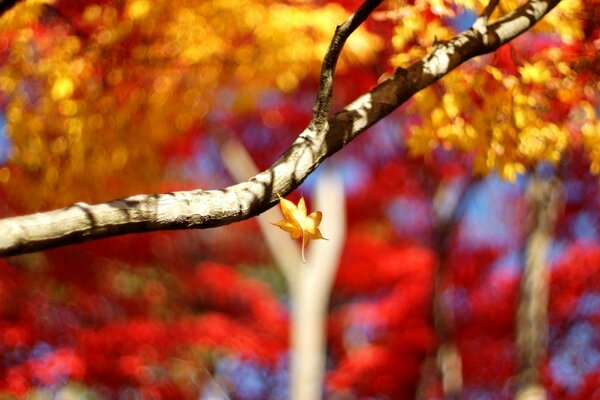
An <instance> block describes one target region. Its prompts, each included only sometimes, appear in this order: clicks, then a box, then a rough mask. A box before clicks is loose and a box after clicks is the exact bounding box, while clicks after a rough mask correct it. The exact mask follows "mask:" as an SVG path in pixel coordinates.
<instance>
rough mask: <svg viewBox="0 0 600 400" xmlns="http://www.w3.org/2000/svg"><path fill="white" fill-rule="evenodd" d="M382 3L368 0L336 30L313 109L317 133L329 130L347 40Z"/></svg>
mask: <svg viewBox="0 0 600 400" xmlns="http://www.w3.org/2000/svg"><path fill="white" fill-rule="evenodd" d="M382 1H383V0H366V1H365V2H364V3H362V5H361V6H360V7H359V8H358V10H356V12H355V13H354V14H352V15H351V16H350V17H349V18H348V19H347V20H346V21H345V22H344V23H343V24H342V25H338V26H337V27H336V28H335V33H334V35H333V38H332V39H331V43H330V44H329V48H328V49H327V53H326V54H325V58H324V59H323V65H322V67H321V80H320V82H319V90H318V92H317V101H316V102H315V105H314V107H313V116H312V120H311V125H313V127H314V128H315V129H316V130H317V131H322V130H325V129H327V117H328V114H329V107H330V105H331V96H332V94H333V76H334V74H335V67H336V66H337V61H338V58H339V57H340V53H341V52H342V49H343V47H344V44H345V43H346V39H348V37H349V36H350V34H352V32H354V31H355V30H356V29H357V28H358V27H359V26H360V25H361V24H362V23H363V22H364V21H365V20H366V19H367V17H368V16H369V15H370V14H371V13H372V12H373V10H374V9H375V8H376V7H377V6H378V5H380V4H381V2H382Z"/></svg>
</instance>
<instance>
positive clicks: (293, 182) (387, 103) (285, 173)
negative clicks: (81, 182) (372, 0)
mask: <svg viewBox="0 0 600 400" xmlns="http://www.w3.org/2000/svg"><path fill="white" fill-rule="evenodd" d="M559 2H560V0H530V1H529V2H527V3H526V4H524V5H523V6H521V7H519V8H518V9H516V10H515V11H513V12H512V13H510V14H507V15H505V16H503V17H502V18H499V19H498V20H497V21H494V23H493V24H490V25H489V26H488V27H487V30H486V32H485V33H484V34H482V33H480V32H479V31H478V30H476V29H474V28H471V29H468V30H466V31H464V32H462V33H460V34H459V35H458V36H456V37H455V38H454V39H452V40H450V41H448V42H445V43H440V44H438V45H437V46H435V48H434V50H433V51H432V52H431V53H429V54H428V55H427V56H425V57H424V58H423V59H422V60H420V61H417V62H416V63H414V64H413V65H411V66H410V67H408V68H407V69H398V70H396V72H394V74H393V75H392V76H391V77H390V78H388V79H386V80H385V81H383V82H381V83H380V84H379V85H377V86H376V87H374V88H373V89H371V90H370V91H369V92H367V93H365V94H364V95H362V96H360V97H359V98H358V99H356V100H355V101H354V102H352V103H351V104H350V105H348V106H347V107H346V108H344V109H343V110H341V111H340V112H338V113H337V114H335V115H334V116H332V117H330V118H329V119H328V125H329V127H328V129H327V130H326V132H322V133H320V134H319V133H317V132H315V130H314V129H312V128H310V127H309V128H307V129H305V130H304V131H303V132H302V133H301V134H300V135H299V136H298V138H297V139H296V140H295V141H294V143H292V145H291V146H290V148H289V149H288V150H287V151H286V152H285V153H284V154H283V155H282V156H281V157H280V158H279V159H278V160H277V161H276V162H275V163H274V164H273V165H272V166H271V167H270V168H269V169H267V170H265V171H263V172H261V173H260V174H258V175H255V176H254V177H253V178H251V179H249V180H247V181H245V182H242V183H239V184H237V185H233V186H230V187H227V188H225V189H222V190H192V191H188V192H173V193H163V194H142V195H136V196H132V197H129V198H126V199H121V200H114V201H111V202H108V203H101V204H96V205H89V204H85V203H77V204H74V205H72V206H69V207H67V208H63V209H60V210H54V211H49V212H45V213H39V214H32V215H27V216H21V217H12V218H6V219H4V220H0V256H7V255H14V254H22V253H28V252H33V251H38V250H44V249H49V248H53V247H57V246H61V245H66V244H73V243H78V242H84V241H88V240H94V239H99V238H102V237H107V236H116V235H122V234H126V233H134V232H150V231H156V230H166V229H170V230H173V229H192V228H195V229H203V228H212V227H215V226H222V225H227V224H230V223H232V222H237V221H242V220H244V219H248V218H251V217H253V216H255V215H258V214H260V213H262V212H264V211H265V210H267V209H269V208H271V207H272V206H273V205H274V204H275V203H277V195H278V194H279V195H281V196H285V195H286V194H288V193H289V192H291V191H292V190H293V189H295V188H296V187H298V185H300V184H301V183H302V182H303V181H304V179H306V177H307V176H308V175H309V174H310V173H312V172H313V171H314V170H315V169H316V168H317V167H318V166H319V164H320V163H321V162H322V161H323V160H324V159H325V158H327V157H330V156H331V155H333V154H334V153H336V152H337V151H339V150H340V149H342V148H343V147H344V146H345V145H346V144H348V142H350V141H351V140H353V139H354V138H356V137H357V136H358V135H359V134H361V133H362V132H364V131H365V130H366V129H367V128H369V127H370V126H371V125H373V124H375V123H376V122H377V121H379V120H381V119H382V118H384V117H386V116H387V115H388V114H390V113H391V112H392V111H393V110H395V109H396V108H398V107H399V106H400V105H401V104H402V103H404V102H405V101H406V100H408V99H409V98H410V97H411V96H413V95H414V94H415V93H417V92H418V91H420V90H421V89H423V88H425V87H427V86H429V85H430V84H432V83H433V82H435V81H437V80H438V79H440V78H441V77H443V76H444V75H446V74H447V73H448V72H450V71H452V70H453V69H454V68H456V67H458V66H459V65H460V64H462V63H463V62H465V61H467V60H469V59H471V58H473V57H475V56H477V55H480V54H485V53H489V52H491V51H494V50H495V49H497V48H498V47H500V46H501V45H503V44H504V43H507V42H508V41H510V40H512V39H513V38H515V37H516V36H518V35H520V34H521V33H523V32H525V31H527V30H528V29H529V28H531V27H532V26H533V25H534V24H535V23H536V22H538V21H539V20H540V19H541V18H542V17H543V16H544V15H545V14H546V13H547V12H548V11H550V10H551V9H552V8H553V7H555V6H556V5H557V4H558V3H559Z"/></svg>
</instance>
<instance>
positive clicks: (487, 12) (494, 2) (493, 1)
mask: <svg viewBox="0 0 600 400" xmlns="http://www.w3.org/2000/svg"><path fill="white" fill-rule="evenodd" d="M498 3H500V0H490V2H489V3H488V5H487V6H486V7H485V9H484V10H483V12H482V13H481V15H480V17H483V18H485V19H486V20H489V19H490V17H491V16H492V13H493V12H494V10H495V9H496V7H497V6H498Z"/></svg>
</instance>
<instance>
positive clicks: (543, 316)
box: [515, 175, 562, 400]
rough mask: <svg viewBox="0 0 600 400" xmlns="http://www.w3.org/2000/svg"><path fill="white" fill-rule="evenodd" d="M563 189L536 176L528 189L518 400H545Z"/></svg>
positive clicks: (555, 181)
mask: <svg viewBox="0 0 600 400" xmlns="http://www.w3.org/2000/svg"><path fill="white" fill-rule="evenodd" d="M561 193H562V186H561V184H560V181H559V180H558V179H557V178H551V179H544V178H540V177H537V176H535V175H534V176H533V177H532V178H531V180H530V182H529V185H528V188H527V193H526V197H527V201H528V204H529V208H530V209H529V221H528V223H529V224H528V225H529V233H528V237H527V243H526V248H525V268H524V271H523V276H522V278H521V290H520V299H519V306H518V310H517V320H516V330H517V332H516V336H517V339H516V347H517V348H516V351H517V357H518V368H519V388H518V391H517V394H516V396H515V398H516V399H517V400H544V399H546V398H547V396H546V389H545V388H544V386H543V385H542V383H541V379H540V373H539V371H540V367H541V365H542V362H543V360H544V357H545V355H546V346H547V342H548V288H549V285H550V280H549V271H548V267H547V256H548V250H549V247H550V244H551V241H552V232H553V230H554V224H555V222H556V218H557V215H558V211H559V207H560V203H561V201H560V200H561Z"/></svg>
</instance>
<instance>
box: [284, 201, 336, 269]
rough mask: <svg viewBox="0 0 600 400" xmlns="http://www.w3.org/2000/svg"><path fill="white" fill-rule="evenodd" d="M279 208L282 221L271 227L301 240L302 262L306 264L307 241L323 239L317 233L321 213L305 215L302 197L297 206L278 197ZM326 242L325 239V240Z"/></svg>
mask: <svg viewBox="0 0 600 400" xmlns="http://www.w3.org/2000/svg"><path fill="white" fill-rule="evenodd" d="M279 206H280V207H281V212H282V213H283V217H284V219H283V220H281V221H279V222H278V223H273V222H272V224H273V225H275V226H278V227H279V228H281V229H283V230H284V231H286V232H290V234H291V235H292V239H300V238H302V261H304V262H306V259H305V258H304V248H305V247H306V245H307V244H308V242H309V241H311V240H315V239H325V238H324V237H323V236H322V235H321V231H319V228H317V227H318V226H319V224H320V223H321V218H322V217H323V214H322V213H321V211H315V212H312V213H310V214H309V215H306V214H307V210H306V203H305V202H304V197H301V198H300V201H299V202H298V206H296V205H295V204H294V203H292V202H291V201H289V200H286V199H284V198H282V197H281V196H280V197H279ZM325 240H327V239H325Z"/></svg>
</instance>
